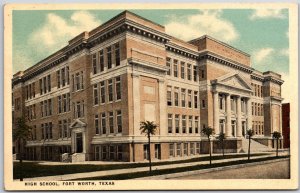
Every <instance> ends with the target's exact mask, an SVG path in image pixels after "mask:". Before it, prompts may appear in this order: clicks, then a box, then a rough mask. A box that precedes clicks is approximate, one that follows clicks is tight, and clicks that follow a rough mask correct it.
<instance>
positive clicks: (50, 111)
mask: <svg viewBox="0 0 300 193" xmlns="http://www.w3.org/2000/svg"><path fill="white" fill-rule="evenodd" d="M48 111H49V112H48V115H52V99H48Z"/></svg>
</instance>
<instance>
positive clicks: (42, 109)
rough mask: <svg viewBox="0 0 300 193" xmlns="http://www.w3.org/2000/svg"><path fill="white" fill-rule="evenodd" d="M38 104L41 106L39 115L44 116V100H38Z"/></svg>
mask: <svg viewBox="0 0 300 193" xmlns="http://www.w3.org/2000/svg"><path fill="white" fill-rule="evenodd" d="M40 106H41V116H42V117H44V102H43V101H42V102H40Z"/></svg>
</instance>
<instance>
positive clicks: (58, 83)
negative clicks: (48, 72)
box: [56, 70, 60, 88]
mask: <svg viewBox="0 0 300 193" xmlns="http://www.w3.org/2000/svg"><path fill="white" fill-rule="evenodd" d="M56 80H57V88H60V70H58V71H57V72H56Z"/></svg>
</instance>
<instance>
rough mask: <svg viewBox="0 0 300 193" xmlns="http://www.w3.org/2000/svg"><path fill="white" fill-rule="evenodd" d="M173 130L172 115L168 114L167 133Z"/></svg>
mask: <svg viewBox="0 0 300 193" xmlns="http://www.w3.org/2000/svg"><path fill="white" fill-rule="evenodd" d="M172 132H173V115H172V114H168V133H172Z"/></svg>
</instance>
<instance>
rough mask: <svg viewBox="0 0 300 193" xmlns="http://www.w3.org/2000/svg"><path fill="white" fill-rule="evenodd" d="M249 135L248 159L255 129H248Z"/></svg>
mask: <svg viewBox="0 0 300 193" xmlns="http://www.w3.org/2000/svg"><path fill="white" fill-rule="evenodd" d="M247 135H248V139H249V147H248V160H250V143H251V137H252V136H253V135H254V131H253V130H252V129H248V130H247Z"/></svg>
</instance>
